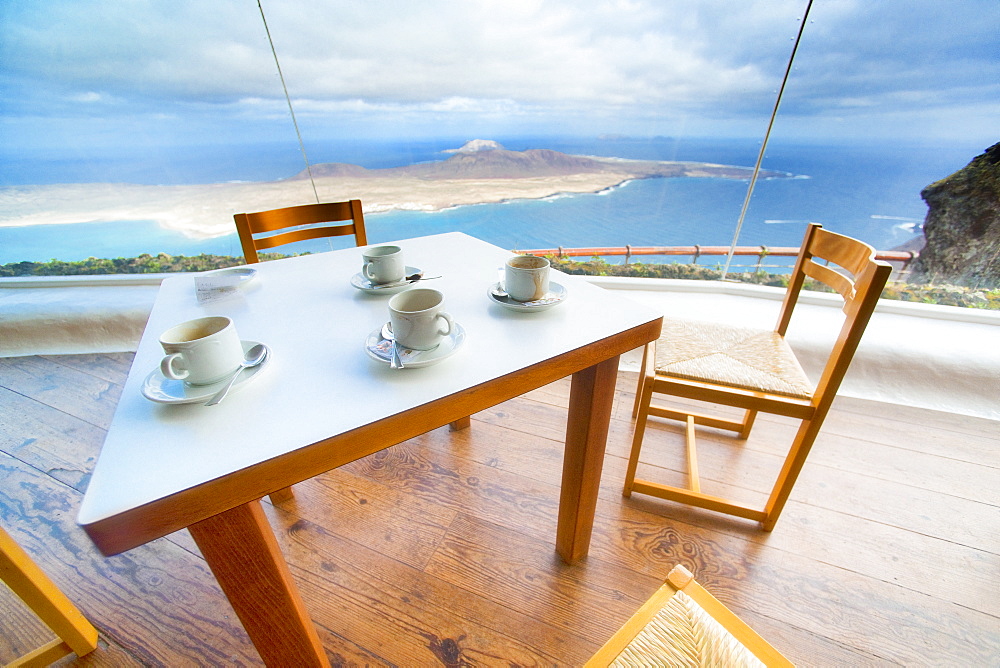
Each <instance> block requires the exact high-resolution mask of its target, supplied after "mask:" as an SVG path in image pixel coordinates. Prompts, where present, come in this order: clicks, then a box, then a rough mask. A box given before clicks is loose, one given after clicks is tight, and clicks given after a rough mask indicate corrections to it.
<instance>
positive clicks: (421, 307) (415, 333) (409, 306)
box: [389, 288, 455, 350]
mask: <svg viewBox="0 0 1000 668" xmlns="http://www.w3.org/2000/svg"><path fill="white" fill-rule="evenodd" d="M443 306H444V295H443V294H441V293H440V292H438V291H437V290H431V289H430V288H417V289H415V290H407V291H406V292H401V293H399V294H398V295H395V296H394V297H393V298H392V299H390V300H389V320H390V322H391V323H392V335H393V336H394V337H396V341H397V342H398V343H399V345H401V346H403V347H404V348H410V349H411V350H431V349H432V348H436V347H437V346H438V344H440V343H441V340H442V339H444V337H446V336H448V335H449V334H451V333H452V331H453V330H454V329H455V323H454V321H453V320H452V319H451V316H450V315H448V314H447V313H445V312H444V311H442V310H441V309H442V308H443Z"/></svg>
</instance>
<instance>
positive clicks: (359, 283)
mask: <svg viewBox="0 0 1000 668" xmlns="http://www.w3.org/2000/svg"><path fill="white" fill-rule="evenodd" d="M419 273H420V269H417V268H416V267H407V268H406V273H404V274H403V275H404V276H412V275H413V274H419ZM351 285H353V286H354V287H356V288H357V289H358V290H361V291H362V292H368V293H370V294H374V293H376V292H381V293H382V294H386V295H391V294H392V293H394V292H399V291H400V290H402V289H403V288H405V287H406V286H408V285H412V283H408V282H406V280H405V279H404V280H403V281H401V282H399V283H386V284H385V285H377V284H375V283H372V282H371V281H369V280H368V279H367V278H365V275H364V274H362V273H361V272H360V271H359V272H358V273H356V274H354V276H351Z"/></svg>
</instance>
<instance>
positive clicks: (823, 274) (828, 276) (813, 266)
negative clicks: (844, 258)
mask: <svg viewBox="0 0 1000 668" xmlns="http://www.w3.org/2000/svg"><path fill="white" fill-rule="evenodd" d="M802 271H804V272H805V274H806V276H808V277H810V278H812V279H815V280H817V281H819V282H820V283H823V284H824V285H827V286H829V287H831V288H833V289H834V290H836V291H837V292H838V293H840V296H841V297H843V298H844V300H845V301H850V300H852V299H854V294H855V291H854V281H853V280H852V279H850V278H848V277H847V276H844V275H843V274H841V273H840V272H839V271H836V270H834V269H830V267H825V266H823V265H821V264H817V263H816V262H814V261H813V260H809V261H808V262H806V263H804V264H803V266H802Z"/></svg>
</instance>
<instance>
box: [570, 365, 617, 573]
mask: <svg viewBox="0 0 1000 668" xmlns="http://www.w3.org/2000/svg"><path fill="white" fill-rule="evenodd" d="M617 379H618V357H617V356H615V357H613V358H611V359H609V360H605V361H603V362H601V363H599V364H595V365H594V366H592V367H590V368H587V369H584V370H583V371H580V372H577V373H575V374H573V384H572V386H571V387H570V393H569V417H568V419H567V424H566V453H565V455H564V456H563V475H562V489H561V492H560V495H559V526H558V528H557V529H556V551H557V552H558V553H559V556H561V557H562V558H563V560H564V561H566V562H567V563H570V564H571V563H573V562H575V561H577V560H579V559H582V558H583V557H585V556H587V551H588V550H589V549H590V534H591V532H592V531H593V528H594V511H595V510H596V509H597V493H598V491H599V489H600V486H601V470H602V469H603V467H604V450H605V448H606V447H607V444H608V426H609V424H610V423H611V409H612V405H613V404H614V399H615V382H616V381H617Z"/></svg>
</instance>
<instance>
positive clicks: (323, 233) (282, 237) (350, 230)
mask: <svg viewBox="0 0 1000 668" xmlns="http://www.w3.org/2000/svg"><path fill="white" fill-rule="evenodd" d="M347 234H354V225H322V226H319V227H304V228H302V229H300V230H289V231H288V232H279V233H278V234H273V235H271V236H266V237H255V238H254V245H255V246H257V250H261V249H263V248H275V247H277V246H284V245H285V244H290V243H294V242H296V241H306V240H307V239H322V238H324V237H338V236H344V235H347Z"/></svg>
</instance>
